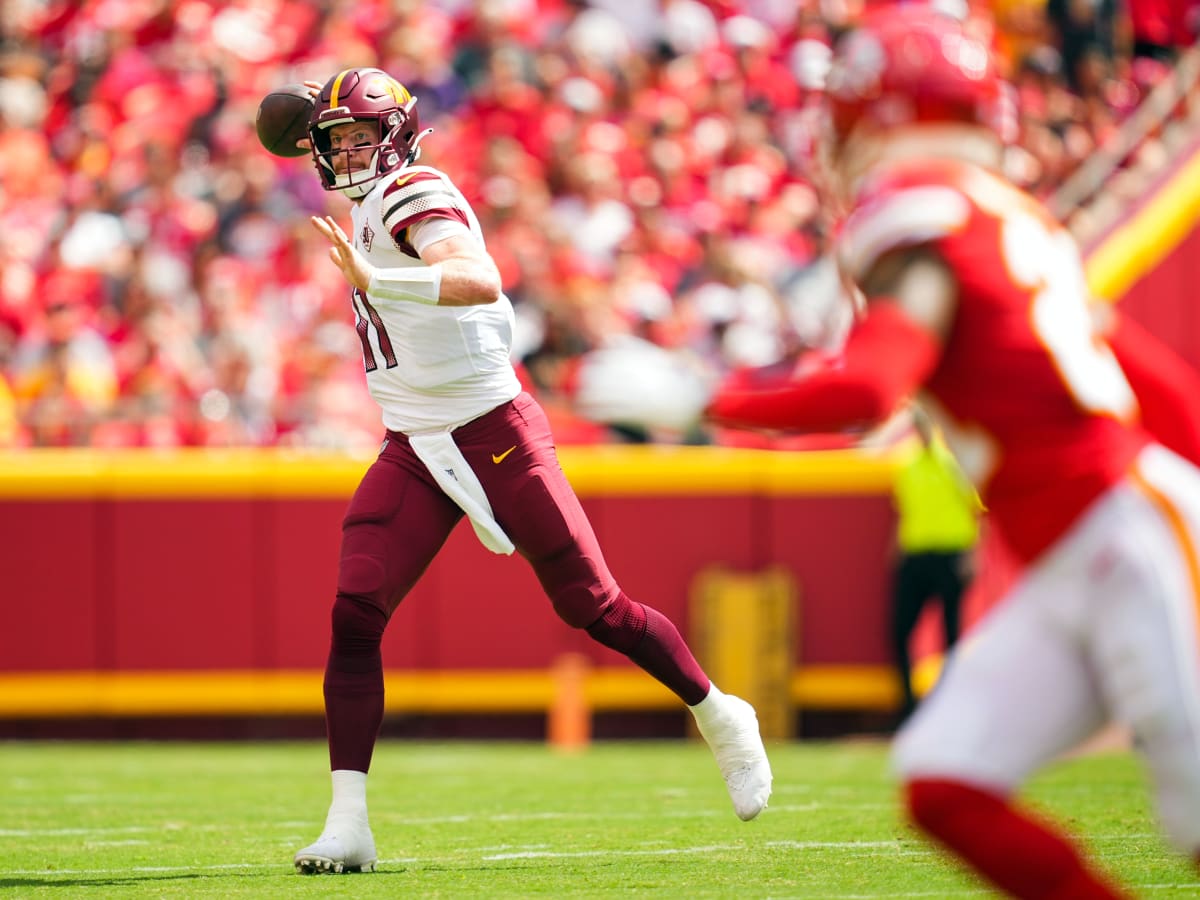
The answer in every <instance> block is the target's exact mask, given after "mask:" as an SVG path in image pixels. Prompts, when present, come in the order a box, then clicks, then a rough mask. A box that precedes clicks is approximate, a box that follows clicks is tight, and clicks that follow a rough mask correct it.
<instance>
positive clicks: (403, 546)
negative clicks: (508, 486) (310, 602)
mask: <svg viewBox="0 0 1200 900" xmlns="http://www.w3.org/2000/svg"><path fill="white" fill-rule="evenodd" d="M461 517H462V513H461V511H460V510H459V509H458V507H457V506H455V505H454V503H453V502H451V501H450V500H449V498H447V497H446V495H445V494H443V493H442V492H441V490H440V489H439V488H437V487H436V486H435V485H433V484H432V477H431V476H430V475H429V473H428V471H427V470H426V469H425V467H424V465H422V464H421V462H420V461H419V460H417V459H416V458H415V456H413V453H412V451H411V449H410V448H409V447H408V446H407V444H406V443H405V442H404V441H403V439H393V440H392V441H390V443H389V445H388V447H387V448H385V449H384V451H383V452H382V453H381V454H380V456H379V459H377V460H376V461H375V463H374V464H373V465H372V466H371V468H370V469H368V470H367V473H366V475H364V476H363V480H362V482H361V483H360V484H359V486H358V490H356V491H355V493H354V497H353V498H352V499H351V501H350V506H349V508H348V509H347V511H346V518H345V521H344V522H343V524H342V546H341V557H340V560H339V563H338V590H337V599H336V600H335V601H334V604H333V617H332V619H333V637H332V640H331V642H330V648H329V659H328V661H327V663H326V667H325V723H326V728H327V730H328V736H329V763H330V766H331V768H333V769H353V770H355V771H358V772H366V771H367V770H368V767H369V766H370V764H371V754H372V751H373V750H374V747H375V740H376V738H378V736H379V727H380V724H381V723H382V721H383V661H382V657H381V655H380V650H379V647H380V642H381V641H382V639H383V631H384V628H385V627H386V625H387V622H388V619H389V618H390V617H391V614H392V611H393V610H395V608H396V606H397V605H398V604H399V603H400V601H401V600H402V599H403V598H404V596H405V595H406V594H407V593H408V591H409V590H410V589H411V588H412V586H413V585H414V584H415V583H416V581H417V579H418V578H419V577H420V576H421V573H423V572H424V571H425V569H426V567H427V566H428V565H429V563H430V561H431V560H432V559H433V557H434V556H435V555H436V554H437V552H438V550H439V549H440V548H441V546H442V544H443V543H444V542H445V540H446V537H447V536H448V535H449V534H450V531H451V529H452V528H454V525H455V523H456V522H457V521H458V520H459V519H460V518H461Z"/></svg>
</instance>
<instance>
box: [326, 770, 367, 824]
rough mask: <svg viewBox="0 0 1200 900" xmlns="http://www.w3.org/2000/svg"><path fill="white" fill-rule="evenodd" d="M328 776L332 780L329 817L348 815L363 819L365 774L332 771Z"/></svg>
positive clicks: (365, 790) (364, 811)
mask: <svg viewBox="0 0 1200 900" xmlns="http://www.w3.org/2000/svg"><path fill="white" fill-rule="evenodd" d="M330 775H331V777H332V779H333V802H332V803H331V804H330V805H329V815H330V816H333V815H339V814H340V815H345V814H347V813H350V814H354V815H361V816H364V817H365V816H366V814H367V773H366V772H356V771H354V770H353V769H334V770H333V772H331V773H330Z"/></svg>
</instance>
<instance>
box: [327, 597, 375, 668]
mask: <svg viewBox="0 0 1200 900" xmlns="http://www.w3.org/2000/svg"><path fill="white" fill-rule="evenodd" d="M330 618H331V620H332V626H333V646H334V647H335V648H336V649H337V650H338V651H340V652H342V653H349V654H351V655H359V654H362V653H374V652H378V650H379V644H380V642H381V641H382V640H383V630H384V628H386V627H387V614H386V613H384V611H383V610H381V609H379V607H377V606H373V605H372V604H370V603H366V602H364V601H362V600H359V599H357V598H355V597H347V596H346V595H345V594H338V596H337V599H336V600H334V602H333V611H332V613H331V616H330Z"/></svg>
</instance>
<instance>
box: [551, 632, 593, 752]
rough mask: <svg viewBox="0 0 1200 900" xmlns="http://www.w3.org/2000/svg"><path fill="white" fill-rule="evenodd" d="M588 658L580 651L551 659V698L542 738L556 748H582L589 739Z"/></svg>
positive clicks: (573, 749) (590, 728) (590, 736)
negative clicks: (552, 694)
mask: <svg viewBox="0 0 1200 900" xmlns="http://www.w3.org/2000/svg"><path fill="white" fill-rule="evenodd" d="M587 669H588V660H587V657H586V656H584V655H583V654H582V653H564V654H562V655H561V656H560V657H558V659H556V660H555V661H554V665H553V666H552V667H551V670H550V671H551V678H552V679H553V682H554V700H553V702H552V703H551V705H550V712H549V720H548V721H547V723H546V740H547V741H548V742H549V743H550V746H552V747H554V748H555V749H557V750H566V751H576V750H582V749H584V748H585V747H587V746H588V744H589V743H591V740H592V710H591V707H590V706H589V705H588V699H587V690H586V685H585V682H586V681H587Z"/></svg>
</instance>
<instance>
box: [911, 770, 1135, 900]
mask: <svg viewBox="0 0 1200 900" xmlns="http://www.w3.org/2000/svg"><path fill="white" fill-rule="evenodd" d="M906 800H907V804H908V811H909V814H910V815H911V816H912V819H913V821H914V822H916V823H917V824H918V825H919V826H920V827H921V828H923V829H924V830H925V831H926V832H928V833H929V834H930V835H931V836H932V837H934V838H936V839H937V840H938V841H939V842H940V843H941V844H943V845H944V846H945V847H946V848H947V849H949V850H950V851H952V852H953V853H954V854H956V855H957V856H958V857H959V858H960V859H962V860H963V861H964V862H966V863H968V864H969V865H970V866H971V867H972V868H974V869H975V870H976V871H977V872H979V873H980V874H982V875H983V876H984V877H985V878H987V879H988V880H989V881H991V882H992V883H993V884H995V885H996V886H997V887H999V888H1000V889H1001V890H1003V891H1005V892H1006V893H1008V894H1010V895H1012V896H1013V897H1020V898H1025V900H1119V898H1122V897H1126V896H1127V895H1126V894H1124V893H1122V892H1121V891H1119V890H1118V889H1117V888H1115V887H1113V886H1112V885H1111V884H1109V882H1108V881H1107V880H1106V879H1105V878H1104V877H1103V876H1101V875H1100V874H1099V873H1098V872H1096V871H1094V870H1092V869H1091V868H1090V867H1089V866H1088V865H1087V864H1086V863H1085V862H1084V860H1083V858H1082V857H1081V856H1080V855H1079V853H1078V851H1077V850H1076V849H1075V848H1074V847H1073V846H1072V845H1071V843H1070V841H1068V840H1067V839H1066V838H1065V837H1063V836H1062V835H1060V834H1058V833H1057V832H1056V831H1055V829H1054V828H1052V827H1051V826H1049V825H1046V824H1043V823H1041V822H1038V821H1036V820H1035V819H1033V818H1031V817H1030V816H1027V815H1023V814H1022V813H1020V812H1018V811H1017V810H1016V809H1014V808H1013V807H1012V806H1011V805H1010V804H1009V803H1007V802H1006V801H1005V800H1004V798H1002V797H1000V796H997V795H995V794H990V793H988V792H986V791H981V790H979V789H978V788H974V787H971V786H969V785H966V784H962V783H960V782H956V781H947V780H940V779H932V778H930V779H924V778H923V779H916V780H914V781H912V782H910V783H909V784H908V785H907V798H906Z"/></svg>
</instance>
